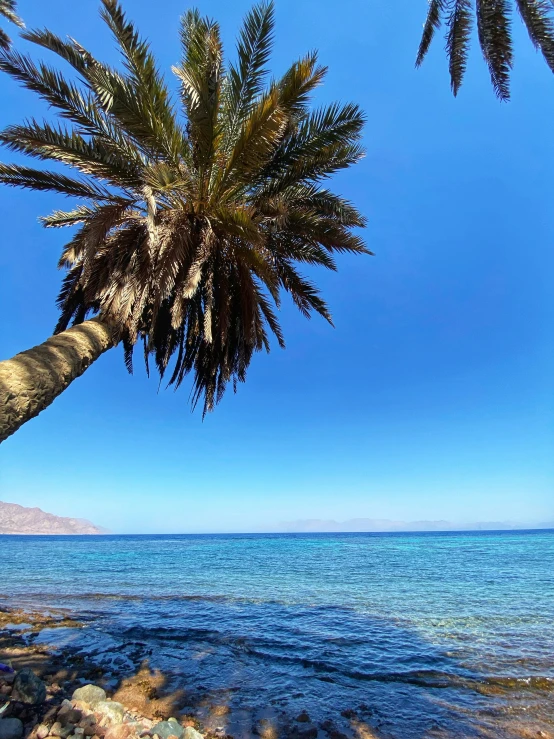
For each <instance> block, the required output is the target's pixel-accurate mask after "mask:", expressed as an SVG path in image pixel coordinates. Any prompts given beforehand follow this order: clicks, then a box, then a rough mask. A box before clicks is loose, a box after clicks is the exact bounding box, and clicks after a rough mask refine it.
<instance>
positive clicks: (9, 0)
mask: <svg viewBox="0 0 554 739" xmlns="http://www.w3.org/2000/svg"><path fill="white" fill-rule="evenodd" d="M0 15H1V16H3V17H4V18H7V20H9V21H10V22H11V23H15V25H16V26H19V27H20V28H24V27H25V24H24V23H23V21H22V20H21V18H20V17H19V16H18V15H17V5H16V3H15V0H0ZM10 46H11V39H10V37H9V36H8V34H7V33H6V32H5V31H3V30H2V29H0V49H9V48H10Z"/></svg>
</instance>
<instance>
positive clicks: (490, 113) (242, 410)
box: [0, 0, 554, 532]
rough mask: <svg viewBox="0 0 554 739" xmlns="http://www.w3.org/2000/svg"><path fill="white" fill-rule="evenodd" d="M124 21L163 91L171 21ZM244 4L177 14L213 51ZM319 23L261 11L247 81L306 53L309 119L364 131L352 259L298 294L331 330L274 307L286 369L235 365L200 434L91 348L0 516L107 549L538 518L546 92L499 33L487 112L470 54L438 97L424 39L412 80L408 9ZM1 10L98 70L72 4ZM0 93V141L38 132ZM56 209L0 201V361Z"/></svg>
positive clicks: (32, 340)
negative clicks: (42, 518) (148, 50)
mask: <svg viewBox="0 0 554 739" xmlns="http://www.w3.org/2000/svg"><path fill="white" fill-rule="evenodd" d="M125 7H126V8H127V10H128V12H129V15H130V16H131V17H133V18H134V19H135V20H136V21H137V23H138V25H139V27H140V28H141V29H142V30H143V32H144V33H145V34H146V35H147V36H148V37H149V38H150V39H151V41H152V44H153V47H154V49H155V51H156V53H157V55H158V58H159V61H160V65H161V67H162V68H163V69H165V70H167V73H168V77H169V76H170V72H169V69H170V66H171V64H172V63H174V62H175V61H176V60H177V58H178V55H179V45H178V18H179V15H180V14H181V13H182V12H183V11H184V10H185V8H186V7H187V6H184V5H183V3H182V0H180V1H179V2H176V1H175V0H165V2H163V3H161V2H160V3H158V4H157V5H156V9H155V12H153V11H152V3H151V2H148V1H147V0H127V2H126V5H125ZM249 7H250V4H249V3H248V2H245V1H244V0H240V2H234V3H228V2H225V3H223V2H221V1H220V0H217V1H216V0H210V1H202V2H201V3H199V8H200V10H201V11H202V12H203V13H205V14H208V15H211V16H214V17H216V18H217V19H218V20H219V21H220V23H221V26H222V31H223V38H224V41H225V44H226V49H227V54H228V55H232V54H233V50H234V38H235V35H236V32H237V29H238V27H239V24H240V21H241V19H242V17H243V15H244V13H245V12H246V10H247V9H248V8H249ZM338 7H339V6H337V4H336V3H334V2H331V0H323V1H322V2H319V3H317V4H316V3H315V2H302V3H299V2H296V1H295V2H293V1H292V0H277V2H276V17H277V29H276V43H275V53H274V55H273V59H272V62H271V69H272V71H274V72H275V74H279V73H281V72H282V71H283V70H284V69H285V67H286V66H287V65H288V64H289V63H290V62H291V61H292V60H293V59H294V58H297V57H298V56H300V55H302V54H303V53H305V52H306V51H308V50H310V49H314V48H317V49H319V51H320V59H321V61H322V62H323V63H324V64H326V65H328V66H329V74H328V78H327V82H326V84H325V85H324V86H323V87H322V88H321V89H320V91H319V93H318V96H317V101H318V102H322V103H323V102H324V103H328V102H332V101H334V100H337V99H339V100H342V101H349V100H353V101H355V102H358V103H359V104H360V105H361V106H362V108H363V109H364V110H365V111H366V113H367V117H368V123H367V127H366V133H365V145H366V147H367V156H366V158H365V159H364V160H363V162H362V163H361V164H359V165H357V166H356V167H355V168H354V169H352V170H351V171H349V172H346V173H344V174H341V176H340V177H337V178H336V179H335V181H334V188H335V189H337V190H339V191H340V192H342V193H343V194H345V195H346V196H348V197H349V198H351V199H353V200H354V201H355V202H356V203H357V204H358V206H359V207H360V209H361V210H362V212H363V213H364V214H365V215H366V216H367V217H368V219H369V226H368V228H367V229H366V233H365V236H366V239H367V243H368V245H369V247H370V248H371V249H372V250H373V251H374V252H375V256H374V257H356V258H354V257H342V258H339V272H338V274H332V273H328V274H325V273H324V272H317V273H316V275H314V276H315V278H316V279H317V280H318V282H319V284H320V285H321V287H322V289H323V291H324V293H325V296H326V297H327V299H328V301H329V303H330V305H331V308H332V312H333V315H334V319H335V324H336V328H335V329H332V328H330V327H329V326H328V325H327V324H325V322H324V321H323V320H321V319H318V318H314V319H312V320H311V321H306V320H305V319H303V318H302V317H301V316H300V315H299V314H297V313H296V312H295V310H294V309H293V308H292V307H291V306H290V305H288V304H286V305H285V306H284V307H283V309H282V312H281V316H282V322H283V326H284V330H285V337H286V340H287V349H286V351H284V352H283V351H281V350H279V349H278V347H277V346H275V348H274V350H273V351H272V353H271V355H270V356H265V355H261V354H260V355H258V356H257V357H256V358H255V359H254V361H253V363H252V366H251V370H250V373H249V378H248V381H247V383H246V385H241V386H240V387H239V391H238V394H237V395H236V396H233V395H232V393H229V394H228V395H227V396H226V397H225V398H224V400H223V402H222V404H221V405H220V406H219V408H218V409H217V410H216V411H215V413H213V414H211V415H210V416H208V417H207V418H206V420H205V421H204V422H202V419H201V414H200V413H199V412H196V413H194V414H191V412H190V407H189V405H188V386H187V385H186V384H185V385H184V386H183V387H182V388H181V390H179V391H178V392H176V393H175V392H173V391H172V390H169V391H163V390H160V392H159V393H158V383H157V381H156V379H151V380H147V378H146V377H145V374H144V372H143V369H142V367H141V363H140V358H139V357H138V356H137V361H136V365H137V367H136V373H135V375H134V376H133V377H129V376H128V375H127V372H126V370H125V367H124V364H123V360H122V352H121V351H120V350H119V349H116V350H113V351H111V352H109V353H108V354H107V355H105V356H104V357H102V358H101V359H100V360H99V361H98V362H97V363H96V365H95V366H93V367H92V368H91V369H90V370H89V371H87V373H86V374H85V376H84V377H83V378H81V379H79V380H78V381H76V382H75V383H74V384H73V385H72V386H71V387H70V388H69V389H68V391H66V393H65V394H64V395H63V396H62V397H60V398H59V399H58V400H56V402H55V403H54V404H53V406H52V407H50V408H49V409H48V410H47V411H46V412H44V413H43V414H41V415H40V416H39V417H38V418H37V419H34V420H33V421H31V422H30V423H29V424H27V425H26V426H25V427H24V428H22V429H21V430H20V431H19V432H18V433H17V434H16V435H15V436H14V437H12V438H10V439H9V440H7V441H6V442H5V443H4V444H3V445H2V446H1V447H0V499H2V500H6V501H10V502H16V503H20V504H22V505H38V506H40V507H42V508H44V509H46V510H50V511H52V512H55V513H59V514H63V515H72V516H82V517H87V518H90V519H92V520H94V521H95V522H97V523H99V524H102V525H104V526H107V527H109V528H110V529H112V530H114V531H117V532H187V531H191V532H195V531H248V530H259V529H263V528H267V529H271V528H274V527H275V526H277V525H278V523H279V522H280V521H290V520H293V519H302V518H322V519H328V518H331V519H337V520H345V519H349V518H359V517H367V518H392V519H403V520H415V519H448V520H451V521H456V522H462V521H476V520H498V521H506V520H510V521H522V522H538V521H552V520H554V454H553V451H552V450H553V448H554V400H553V398H554V393H553V388H554V292H553V290H552V278H553V272H554V250H553V248H552V242H553V238H554V209H553V208H552V202H553V196H554V186H553V171H554V167H553V165H554V138H553V137H552V120H553V119H554V80H553V78H552V74H551V73H550V72H549V71H548V69H547V67H546V65H545V64H544V62H543V61H542V59H541V58H539V56H538V55H537V54H536V52H535V51H534V49H533V47H532V45H531V43H530V42H529V40H528V39H527V38H526V35H525V31H524V29H523V28H522V27H521V24H520V23H519V21H518V20H517V19H514V35H515V59H516V66H515V70H514V73H513V81H512V95H513V101H512V102H511V103H510V104H508V105H506V104H500V103H498V102H497V100H496V99H495V97H494V93H493V91H492V88H491V87H490V83H489V80H488V74H487V70H486V68H485V65H484V63H483V61H482V59H481V56H480V51H479V48H478V46H477V43H476V40H475V41H474V43H473V45H472V53H471V58H470V63H469V67H468V73H467V76H466V81H465V83H464V86H463V87H462V90H461V93H460V95H459V97H458V99H454V98H453V97H452V96H451V94H450V91H449V81H448V77H447V62H446V59H445V57H444V53H443V51H442V42H441V40H439V41H438V42H437V43H435V44H434V48H432V49H431V53H430V55H429V59H428V61H426V63H425V64H424V66H423V67H422V69H421V70H419V71H416V70H415V69H414V58H415V52H416V49H417V44H418V42H419V33H420V30H421V24H422V21H423V17H424V15H425V12H426V3H425V1H424V0H421V2H417V3H409V2H406V1H405V0H399V2H396V3H389V2H385V1H384V0H376V2H373V3H365V2H361V0H345V1H343V2H341V3H340V13H339V12H337V8H338ZM20 11H21V14H22V15H23V17H24V18H25V20H26V22H27V25H28V26H31V27H34V26H44V25H48V26H49V27H51V28H52V29H53V30H55V31H56V32H58V33H60V34H63V35H65V34H70V35H72V36H74V37H75V38H77V39H78V40H79V41H82V42H83V43H84V45H86V46H88V47H90V48H91V50H92V51H94V52H96V53H97V54H98V55H101V56H102V57H103V58H106V59H108V60H111V61H115V60H116V52H115V51H114V47H113V43H112V40H111V38H110V36H109V33H108V31H107V29H106V28H104V27H103V24H102V23H101V21H100V19H99V18H98V14H97V3H96V0H81V1H80V2H70V1H69V0H50V2H49V3H48V4H44V3H42V2H38V0H21V2H20ZM16 45H17V46H18V47H19V48H24V47H26V46H28V45H27V44H24V43H23V42H21V41H19V40H18V41H16ZM33 54H34V55H36V56H42V54H41V53H40V51H39V50H38V49H37V50H36V51H34V50H33ZM44 55H46V52H44ZM172 84H173V82H172ZM0 89H1V94H2V106H1V108H0V125H2V126H3V125H6V124H8V123H16V122H20V121H21V120H22V119H23V118H24V117H26V116H30V115H36V116H42V114H43V112H44V109H43V107H42V106H41V105H40V103H39V102H38V101H37V100H35V98H34V96H33V95H32V94H31V93H30V92H27V91H24V90H22V89H20V88H18V87H17V86H16V84H15V83H13V82H12V81H11V80H9V79H7V78H2V79H0ZM49 115H50V116H52V114H49ZM1 156H2V159H3V161H13V160H14V159H15V157H14V155H12V154H10V153H9V152H3V153H2V155H1ZM65 204H66V201H64V200H63V199H60V198H58V197H55V196H51V195H43V194H39V193H27V192H19V191H16V190H8V189H6V188H4V189H2V190H1V192H0V218H1V222H2V247H1V249H0V274H1V285H2V290H1V291H0V316H1V319H0V321H1V331H0V357H1V358H7V357H9V356H12V355H13V354H15V353H16V352H18V351H22V350H24V349H26V348H28V347H30V346H32V345H34V344H37V343H39V342H41V341H43V340H44V339H46V338H47V337H48V336H49V335H50V333H51V331H52V329H53V327H54V324H55V322H56V319H57V311H56V307H55V302H54V301H55V296H56V294H57V291H58V289H59V285H60V280H61V277H62V275H61V274H60V273H59V272H58V270H57V269H56V262H57V259H58V255H59V252H60V248H61V245H62V244H63V242H64V240H65V239H67V238H68V232H63V231H58V232H55V231H45V230H44V229H42V228H41V227H40V225H39V224H38V222H37V217H38V216H39V215H40V214H44V213H47V212H49V211H50V210H52V209H54V208H55V207H60V206H62V207H63V206H64V205H65Z"/></svg>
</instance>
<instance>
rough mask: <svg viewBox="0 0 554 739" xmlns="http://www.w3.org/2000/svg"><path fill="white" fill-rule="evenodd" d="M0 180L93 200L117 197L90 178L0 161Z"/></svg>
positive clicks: (13, 185)
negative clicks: (75, 177) (68, 175)
mask: <svg viewBox="0 0 554 739" xmlns="http://www.w3.org/2000/svg"><path fill="white" fill-rule="evenodd" d="M0 182H2V183H4V185H10V186H12V187H23V188H27V189H29V190H47V191H51V192H58V193H60V194H62V195H71V196H73V197H79V198H90V199H93V200H114V199H115V198H116V197H117V196H114V194H113V193H111V192H110V191H109V190H107V189H106V188H104V187H102V186H101V185H98V184H96V183H95V182H94V181H92V180H82V179H81V180H77V179H74V178H72V177H66V176H65V175H62V174H59V173H58V172H48V171H45V170H40V169H33V168H32V167H24V166H22V165H18V164H1V163H0Z"/></svg>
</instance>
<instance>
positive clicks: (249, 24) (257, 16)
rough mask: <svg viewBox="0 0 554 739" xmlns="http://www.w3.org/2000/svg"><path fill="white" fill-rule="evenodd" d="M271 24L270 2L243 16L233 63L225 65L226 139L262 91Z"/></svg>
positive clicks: (272, 17) (269, 50)
mask: <svg viewBox="0 0 554 739" xmlns="http://www.w3.org/2000/svg"><path fill="white" fill-rule="evenodd" d="M274 26H275V13H274V10H273V5H272V3H262V4H261V5H258V6H255V7H254V8H252V10H251V11H250V12H249V13H248V14H247V16H246V18H245V19H244V23H243V27H242V29H241V32H240V35H239V39H238V43H237V57H238V59H237V63H236V64H231V65H230V66H229V76H228V85H227V90H228V92H227V100H226V105H225V109H224V113H225V120H224V123H223V125H224V126H225V127H226V129H227V131H226V137H227V139H228V141H230V142H234V140H235V135H236V133H237V130H238V128H239V126H240V125H241V124H242V122H243V120H244V118H245V116H246V115H248V113H249V111H250V109H251V107H252V104H253V103H254V101H255V100H256V98H257V97H258V96H259V95H260V94H261V92H262V91H263V83H264V80H265V78H266V77H267V69H266V64H267V62H268V60H269V55H270V52H271V47H272V44H273V30H274Z"/></svg>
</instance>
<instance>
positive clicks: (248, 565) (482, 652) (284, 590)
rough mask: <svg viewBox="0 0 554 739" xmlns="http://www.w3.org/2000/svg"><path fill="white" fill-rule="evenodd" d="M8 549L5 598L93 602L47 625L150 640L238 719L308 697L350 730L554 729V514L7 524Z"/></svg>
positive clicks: (246, 725)
mask: <svg viewBox="0 0 554 739" xmlns="http://www.w3.org/2000/svg"><path fill="white" fill-rule="evenodd" d="M0 566H1V570H0V575H1V580H0V583H1V584H0V601H1V602H3V603H5V604H8V605H18V606H20V605H23V606H30V605H32V606H35V607H36V606H39V607H43V608H46V607H61V608H65V609H69V610H71V611H72V612H76V613H78V614H79V615H81V616H82V617H84V618H85V623H86V627H85V628H84V629H81V630H61V631H58V632H57V633H50V632H46V633H44V634H43V635H41V637H40V638H41V639H42V640H44V641H47V642H51V643H54V644H56V643H61V642H63V641H65V642H67V643H71V644H72V645H73V646H74V647H75V648H82V649H83V650H85V651H86V653H87V654H89V655H91V654H94V659H95V660H97V661H100V662H103V663H104V664H108V663H109V662H110V661H113V659H114V658H118V660H119V663H120V669H127V670H129V671H130V670H133V669H134V668H135V667H136V665H137V664H138V662H139V661H140V659H142V658H143V657H144V656H148V657H149V659H150V663H151V665H152V666H154V667H156V666H157V667H160V668H162V669H163V670H164V672H166V673H167V674H168V675H170V676H171V679H172V680H173V681H174V682H175V683H176V684H177V683H178V684H180V685H182V686H184V687H185V688H186V699H185V704H184V707H185V708H186V707H187V706H188V708H189V709H191V710H192V709H194V710H196V711H197V712H198V714H199V715H200V716H201V717H202V718H203V719H204V720H205V723H206V726H211V727H212V728H216V724H217V725H218V726H219V727H220V731H221V730H222V729H225V730H232V733H234V734H235V736H240V735H243V736H248V735H249V732H250V729H251V727H252V724H253V722H254V723H255V722H256V721H257V720H258V719H259V718H260V717H261V716H268V717H269V718H271V719H272V720H273V719H274V720H275V721H277V722H279V721H285V720H286V719H287V717H288V718H290V717H294V716H296V715H298V713H300V711H301V710H303V709H306V710H307V711H308V713H309V714H310V716H311V718H312V719H314V721H316V722H317V723H318V725H320V726H321V723H322V722H325V721H329V720H330V721H332V722H333V723H334V724H335V727H336V728H337V729H338V730H340V731H342V732H343V733H345V734H346V735H347V736H355V735H358V736H362V735H363V733H362V734H360V733H359V732H360V731H361V729H360V726H364V725H366V726H367V727H373V728H376V729H377V730H378V731H379V732H381V733H382V734H383V735H389V736H392V737H395V739H416V738H417V739H419V738H423V737H465V736H490V737H520V736H527V735H529V736H531V735H532V734H529V733H528V732H530V731H531V732H533V731H534V732H535V734H534V735H536V732H537V731H539V730H542V731H543V732H546V734H545V735H546V736H548V735H549V734H548V733H547V732H549V731H552V732H554V531H536V532H488V533H487V532H472V533H447V534H437V533H432V534H421V533H418V534H319V535H318V534H306V535H294V534H293V535H250V536H247V535H218V536H103V537H23V536H21V537H19V536H10V537H8V536H3V537H2V536H0ZM137 653H138V656H137ZM210 701H211V702H212V703H218V702H220V703H221V702H222V701H223V702H226V703H227V704H229V706H230V707H231V709H232V710H231V713H230V714H229V715H228V716H227V717H224V718H221V717H220V718H217V719H215V718H213V717H210V712H209V708H206V706H209V705H210ZM349 711H354V712H355V717H354V719H353V718H352V717H353V716H354V714H352V713H348V712H349ZM341 712H346V713H347V714H348V715H347V716H346V717H345V716H341ZM222 724H223V726H222ZM327 726H329V724H327ZM368 730H369V729H368ZM356 732H358V733H356ZM326 736H327V734H326V733H325V732H323V731H322V730H320V737H326Z"/></svg>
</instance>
